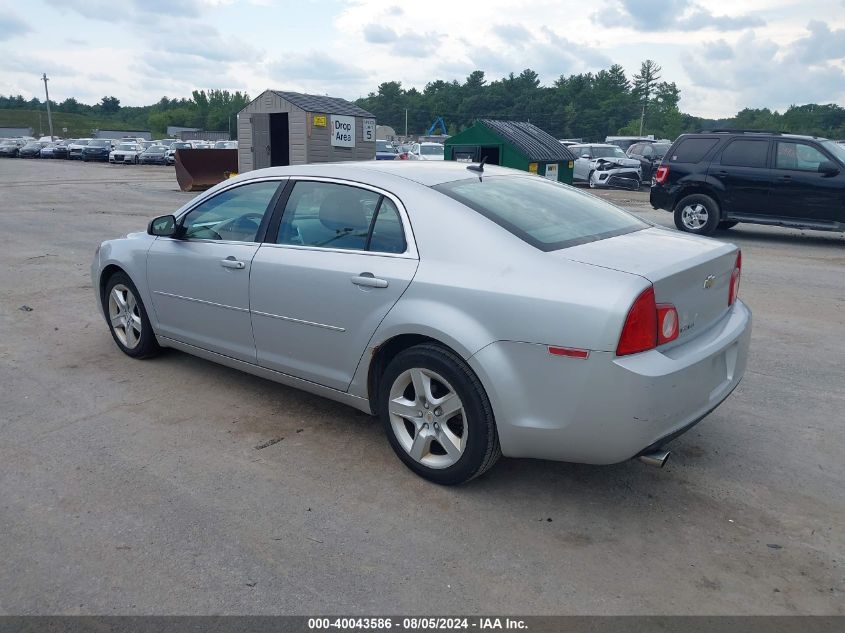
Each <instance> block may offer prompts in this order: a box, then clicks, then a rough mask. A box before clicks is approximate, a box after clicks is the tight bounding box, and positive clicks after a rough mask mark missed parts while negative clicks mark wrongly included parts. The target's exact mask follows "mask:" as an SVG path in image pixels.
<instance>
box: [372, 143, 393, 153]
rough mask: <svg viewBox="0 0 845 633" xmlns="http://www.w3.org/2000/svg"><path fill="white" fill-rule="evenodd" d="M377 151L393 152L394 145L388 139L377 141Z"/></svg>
mask: <svg viewBox="0 0 845 633" xmlns="http://www.w3.org/2000/svg"><path fill="white" fill-rule="evenodd" d="M376 151H377V152H392V151H393V145H392V144H391V143H388V142H387V141H376Z"/></svg>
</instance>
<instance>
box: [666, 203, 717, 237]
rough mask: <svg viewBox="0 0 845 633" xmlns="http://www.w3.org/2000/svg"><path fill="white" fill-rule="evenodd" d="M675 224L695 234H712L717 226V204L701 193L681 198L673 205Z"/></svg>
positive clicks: (679, 228) (681, 229)
mask: <svg viewBox="0 0 845 633" xmlns="http://www.w3.org/2000/svg"><path fill="white" fill-rule="evenodd" d="M674 216H675V226H676V227H677V228H678V230H680V231H686V232H687V233H694V234H696V235H712V234H713V232H714V231H715V230H716V227H717V226H719V205H718V203H717V202H716V201H715V200H714V199H713V198H711V197H710V196H706V195H704V194H702V193H694V194H692V195H690V196H686V197H685V198H682V199H681V201H680V202H679V203H678V204H677V205H676V206H675V213H674Z"/></svg>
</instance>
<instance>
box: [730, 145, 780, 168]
mask: <svg viewBox="0 0 845 633" xmlns="http://www.w3.org/2000/svg"><path fill="white" fill-rule="evenodd" d="M768 154H769V141H764V140H752V139H737V140H735V141H731V142H730V143H729V144H728V146H727V147H726V148H725V149H724V150H722V161H721V163H722V165H728V166H733V167H765V166H766V159H767V157H768Z"/></svg>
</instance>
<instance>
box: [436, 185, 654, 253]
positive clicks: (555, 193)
mask: <svg viewBox="0 0 845 633" xmlns="http://www.w3.org/2000/svg"><path fill="white" fill-rule="evenodd" d="M434 189H436V190H437V191H439V192H440V193H443V194H445V195H447V196H449V197H450V198H452V199H453V200H457V201H458V202H461V203H462V204H464V205H466V206H468V207H469V208H470V209H473V210H475V211H477V212H478V213H480V214H481V215H483V216H484V217H486V218H488V219H490V220H492V221H493V222H495V223H496V224H498V225H499V226H501V227H502V228H504V229H506V230H507V231H509V232H511V233H513V234H514V235H516V236H517V237H518V238H520V239H522V240H524V241H526V242H528V243H529V244H531V245H532V246H535V247H536V248H539V249H540V250H542V251H553V250H557V249H560V248H566V247H568V246H575V245H576V244H584V243H586V242H594V241H597V240H601V239H605V238H608V237H614V236H616V235H624V234H625V233H632V232H634V231H639V230H641V229H644V228H647V227H648V226H649V225H648V224H646V223H645V222H643V221H641V220H638V219H637V218H635V217H634V216H632V215H631V214H629V213H627V212H625V211H623V210H622V209H620V208H618V207H615V206H613V205H612V204H609V203H607V202H605V201H604V200H601V199H599V198H596V197H595V196H592V195H590V194H587V193H583V192H580V191H578V190H577V189H573V188H572V187H567V186H565V185H561V184H559V183H555V182H552V181H551V180H548V179H546V178H538V177H537V176H491V177H484V178H482V179H481V180H479V179H478V178H471V179H466V180H458V181H455V182H448V183H444V184H441V185H436V186H435V187H434Z"/></svg>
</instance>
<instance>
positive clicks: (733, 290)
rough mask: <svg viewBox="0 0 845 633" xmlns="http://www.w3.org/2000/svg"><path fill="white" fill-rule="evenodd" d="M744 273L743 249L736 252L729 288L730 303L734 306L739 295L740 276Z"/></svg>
mask: <svg viewBox="0 0 845 633" xmlns="http://www.w3.org/2000/svg"><path fill="white" fill-rule="evenodd" d="M741 275H742V251H737V253H736V263H735V264H734V269H733V272H732V273H731V287H730V288H729V289H728V305H729V306H732V305H733V304H734V301H736V298H737V296H739V278H740V276H741Z"/></svg>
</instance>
